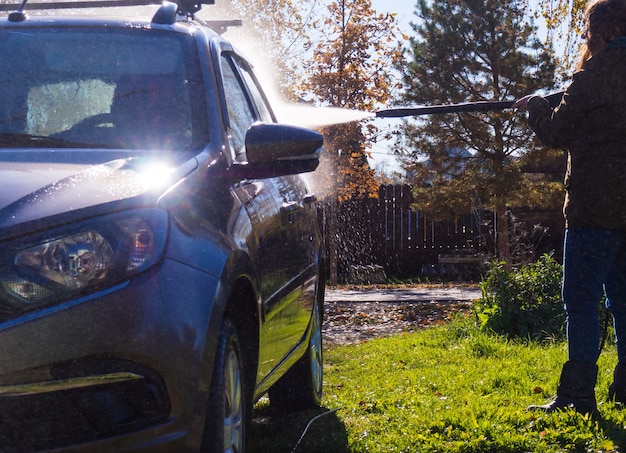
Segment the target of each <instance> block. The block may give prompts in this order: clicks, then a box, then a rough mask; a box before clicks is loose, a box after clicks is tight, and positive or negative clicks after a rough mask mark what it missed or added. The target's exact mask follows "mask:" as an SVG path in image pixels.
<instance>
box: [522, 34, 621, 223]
mask: <svg viewBox="0 0 626 453" xmlns="http://www.w3.org/2000/svg"><path fill="white" fill-rule="evenodd" d="M528 114H529V115H528V123H529V125H530V127H531V128H532V129H533V130H534V131H535V132H536V134H537V136H538V137H539V138H540V139H541V141H542V142H543V143H544V144H545V145H546V146H549V147H552V148H561V149H566V150H567V151H568V164H567V173H566V175H565V190H566V196H565V205H564V207H563V211H564V214H565V221H566V226H567V227H569V228H572V227H594V228H609V229H620V230H626V37H620V38H618V39H616V40H615V41H613V42H612V43H611V44H609V46H608V47H607V48H606V49H605V50H603V51H601V52H599V53H598V54H597V55H595V56H594V57H593V58H591V59H590V60H588V61H587V62H586V63H585V65H584V67H583V69H582V70H580V71H577V72H576V73H575V74H574V76H573V79H572V82H571V84H570V85H569V87H568V88H567V90H566V91H565V94H564V95H563V100H562V101H561V103H560V105H559V106H558V107H556V108H555V109H552V108H551V107H550V105H549V104H548V101H547V100H545V99H544V98H542V97H540V96H536V97H533V98H531V99H530V101H529V102H528Z"/></svg>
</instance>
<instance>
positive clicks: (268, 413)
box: [248, 407, 350, 453]
mask: <svg viewBox="0 0 626 453" xmlns="http://www.w3.org/2000/svg"><path fill="white" fill-rule="evenodd" d="M326 412H329V411H328V409H326V408H319V409H316V410H309V411H301V412H293V413H286V414H279V413H276V412H275V411H272V409H271V407H264V408H261V409H255V410H254V414H253V419H252V433H251V439H250V441H249V443H248V450H249V451H251V452H253V453H270V452H271V453H291V452H293V453H322V452H323V453H330V452H332V453H349V451H350V450H349V449H348V435H347V432H346V427H345V426H344V424H343V423H342V422H341V420H340V419H339V417H337V413H335V412H329V413H328V414H327V415H323V416H320V417H319V418H317V419H316V420H315V421H314V422H313V423H311V425H310V426H309V428H308V430H307V431H306V434H305V435H304V437H302V440H300V438H301V436H302V433H303V432H304V431H305V429H306V427H307V425H308V424H309V422H310V421H311V420H312V419H313V418H315V417H317V416H318V415H320V414H325V413H326ZM298 442H300V443H298ZM296 446H297V447H296ZM294 448H295V450H294Z"/></svg>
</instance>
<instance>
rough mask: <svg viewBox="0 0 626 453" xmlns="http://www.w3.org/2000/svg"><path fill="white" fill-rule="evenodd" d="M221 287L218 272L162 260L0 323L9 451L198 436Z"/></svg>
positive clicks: (0, 411) (138, 445)
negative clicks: (97, 289)
mask: <svg viewBox="0 0 626 453" xmlns="http://www.w3.org/2000/svg"><path fill="white" fill-rule="evenodd" d="M216 289H217V279H216V278H214V277H211V276H210V275H208V274H206V273H203V272H200V271H198V270H196V269H192V268H190V267H188V266H185V265H183V264H180V263H177V262H175V261H171V260H165V261H164V262H163V263H162V264H161V265H160V266H159V267H158V268H157V269H156V270H153V271H151V272H150V273H148V274H144V275H142V276H140V277H138V278H136V279H134V280H133V281H132V282H127V283H125V284H123V285H119V286H117V287H115V288H112V289H110V290H108V291H106V292H102V293H98V294H95V295H91V296H89V297H86V298H83V299H78V300H74V301H70V302H67V303H65V304H62V305H59V306H55V307H52V308H49V309H46V310H42V311H40V312H36V313H33V314H30V315H27V316H24V317H22V318H18V319H14V320H12V321H10V322H7V323H4V324H2V325H0V445H2V451H3V452H27V451H41V450H51V449H64V451H65V447H71V446H73V447H71V448H69V450H71V451H90V452H93V451H103V450H106V451H133V450H136V451H140V450H141V449H142V448H145V449H147V450H146V451H154V447H155V443H156V444H161V446H162V448H161V450H164V451H166V450H167V451H176V450H177V451H182V449H181V448H182V447H181V446H182V445H189V444H190V443H193V439H191V438H197V437H198V436H199V434H198V433H197V432H195V433H194V432H193V431H194V430H196V431H198V429H200V428H201V425H199V424H198V423H197V419H198V417H197V415H198V414H197V412H198V410H201V408H202V406H203V405H201V404H199V403H198V401H199V400H201V399H202V398H204V400H205V401H206V398H205V397H204V396H203V392H206V389H205V387H207V386H206V385H201V383H202V382H206V376H210V369H208V368H207V366H206V362H207V360H206V358H207V356H211V354H212V351H208V350H207V349H211V348H207V344H212V343H214V342H212V341H211V338H212V336H213V333H212V332H211V330H212V329H210V328H209V326H210V323H211V315H212V313H213V312H214V311H213V310H214V304H213V300H214V295H215V293H216ZM211 363H212V362H211ZM203 379H204V381H203ZM202 389H204V390H202ZM199 408H200V409H199ZM200 418H202V417H200ZM199 426H200V428H199ZM168 445H170V447H171V448H170V447H168ZM174 445H177V447H174Z"/></svg>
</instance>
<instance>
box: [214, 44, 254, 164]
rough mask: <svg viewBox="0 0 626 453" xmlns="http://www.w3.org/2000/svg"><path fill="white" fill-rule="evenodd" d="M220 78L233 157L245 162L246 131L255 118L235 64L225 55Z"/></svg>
mask: <svg viewBox="0 0 626 453" xmlns="http://www.w3.org/2000/svg"><path fill="white" fill-rule="evenodd" d="M222 78H223V81H224V96H225V98H226V107H227V109H228V119H229V120H230V130H229V135H230V140H231V143H232V146H233V152H234V156H233V158H234V160H235V161H237V162H245V161H246V148H245V138H246V131H247V130H248V129H249V128H250V126H251V125H252V124H253V123H254V122H255V121H256V118H255V113H254V110H253V108H252V105H251V103H250V101H249V99H248V96H247V94H246V91H245V88H244V86H243V83H242V80H241V79H240V77H239V75H238V73H237V70H236V69H235V64H234V62H233V61H232V59H231V58H229V57H228V56H227V55H222Z"/></svg>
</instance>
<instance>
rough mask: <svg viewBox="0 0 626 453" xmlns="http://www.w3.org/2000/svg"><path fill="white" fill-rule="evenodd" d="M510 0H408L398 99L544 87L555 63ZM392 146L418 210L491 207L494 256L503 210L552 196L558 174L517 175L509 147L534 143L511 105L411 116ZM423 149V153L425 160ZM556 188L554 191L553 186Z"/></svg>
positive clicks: (479, 96)
mask: <svg viewBox="0 0 626 453" xmlns="http://www.w3.org/2000/svg"><path fill="white" fill-rule="evenodd" d="M525 7H526V2H525V1H520V0H508V1H503V0H438V1H436V2H430V1H427V0H418V2H417V5H416V15H417V17H418V20H417V21H416V22H415V24H414V25H413V29H414V32H415V36H414V37H413V38H412V39H411V42H410V49H409V51H408V56H409V57H410V58H408V59H406V60H405V61H404V63H403V64H401V65H399V69H400V70H401V71H402V73H403V81H404V84H405V91H404V92H403V94H402V96H401V98H402V101H403V102H404V103H406V104H428V105H431V104H448V103H460V102H468V101H500V100H514V99H516V98H519V97H521V96H523V95H525V94H528V93H533V92H537V91H540V90H548V91H549V90H551V89H552V88H553V86H554V83H555V63H554V59H553V55H552V50H551V48H550V47H549V46H547V45H545V44H543V43H541V42H539V41H538V40H537V39H536V38H535V36H536V34H535V33H534V31H535V30H534V28H533V26H532V25H531V24H529V23H528V22H527V20H526V18H525V14H524V11H525ZM401 132H402V135H401V136H400V137H401V138H400V139H399V141H398V144H397V146H396V152H397V153H398V154H399V155H400V156H401V158H402V160H403V162H404V165H405V166H406V167H407V169H409V170H411V171H412V172H414V175H415V176H414V178H413V185H414V187H415V195H416V199H417V207H418V208H419V209H420V210H424V211H427V212H430V213H431V214H433V215H435V216H437V217H439V218H443V217H447V218H450V217H453V216H455V215H458V214H463V213H468V212H472V211H471V210H472V208H473V207H474V206H476V204H477V203H478V204H479V205H480V206H482V207H484V208H486V209H489V210H493V211H494V212H496V213H497V238H498V241H497V246H498V252H499V256H500V258H502V259H504V260H508V259H509V256H510V254H509V235H508V228H507V210H508V209H509V208H510V207H511V206H513V205H514V204H515V202H516V201H519V200H523V202H524V203H531V204H532V203H535V201H533V200H536V203H539V202H540V201H541V200H543V201H541V202H544V203H545V202H553V200H554V199H558V198H559V188H558V184H557V185H553V184H543V183H536V182H532V181H529V180H525V177H524V175H523V173H522V172H521V170H520V166H521V165H520V160H519V157H520V156H523V155H525V154H527V153H529V152H531V151H533V150H536V149H537V148H538V147H539V146H540V145H539V144H538V142H536V141H533V139H532V137H531V132H530V130H529V129H528V127H527V125H526V124H525V121H524V119H523V116H522V115H520V114H519V113H516V112H513V111H501V112H489V113H459V114H445V115H432V116H429V117H420V119H418V120H417V121H410V122H406V123H405V124H404V125H403V127H402V130H401ZM425 158H426V160H425ZM555 193H556V196H555Z"/></svg>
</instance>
